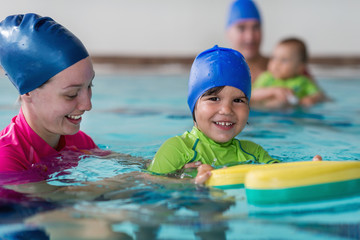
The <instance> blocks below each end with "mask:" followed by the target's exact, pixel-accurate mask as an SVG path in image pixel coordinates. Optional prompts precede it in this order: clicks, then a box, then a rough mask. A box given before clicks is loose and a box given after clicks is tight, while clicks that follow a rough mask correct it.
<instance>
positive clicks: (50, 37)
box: [0, 13, 89, 95]
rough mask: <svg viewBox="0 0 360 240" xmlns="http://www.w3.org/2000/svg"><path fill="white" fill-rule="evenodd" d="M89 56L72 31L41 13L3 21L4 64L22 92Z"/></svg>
mask: <svg viewBox="0 0 360 240" xmlns="http://www.w3.org/2000/svg"><path fill="white" fill-rule="evenodd" d="M87 56H89V54H88V52H87V51H86V49H85V47H84V45H83V44H82V43H81V42H80V40H79V39H78V38H77V37H76V36H75V35H74V34H72V33H71V32H70V31H69V30H67V29H66V28H64V27H63V26H61V25H60V24H58V23H57V22H55V21H54V20H53V19H51V18H49V17H41V16H39V15H37V14H33V13H28V14H25V15H22V14H21V15H14V16H9V17H7V18H6V19H5V20H3V21H2V22H0V65H1V66H2V67H3V68H4V70H5V72H6V74H7V75H8V77H9V78H10V80H11V82H12V83H13V84H14V85H15V87H16V88H17V89H18V91H19V93H20V94H21V95H22V94H25V93H28V92H30V91H32V90H34V89H36V88H38V87H40V86H41V85H42V84H44V83H45V82H46V81H48V80H49V79H50V78H51V77H53V76H55V75H56V74H58V73H59V72H61V71H62V70H64V69H66V68H68V67H70V66H71V65H73V64H75V63H77V62H78V61H80V60H82V59H84V58H86V57H87Z"/></svg>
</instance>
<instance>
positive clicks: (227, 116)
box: [194, 86, 250, 143]
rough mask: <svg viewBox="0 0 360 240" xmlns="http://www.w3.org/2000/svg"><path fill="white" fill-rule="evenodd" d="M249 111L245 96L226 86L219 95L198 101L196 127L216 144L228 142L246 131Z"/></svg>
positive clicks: (204, 97) (206, 96)
mask: <svg viewBox="0 0 360 240" xmlns="http://www.w3.org/2000/svg"><path fill="white" fill-rule="evenodd" d="M249 111H250V109H249V105H248V100H247V98H246V97H245V94H244V93H243V92H242V91H241V90H239V89H237V88H234V87H230V86H225V87H224V88H223V89H222V90H221V91H220V92H218V93H214V94H211V95H204V96H202V97H200V98H199V99H198V101H197V102H196V106H195V111H194V114H195V119H196V122H195V126H196V127H197V128H198V129H199V130H200V131H202V132H203V133H204V134H205V135H206V136H208V137H209V138H211V139H212V140H214V141H215V142H219V143H224V142H228V141H230V140H231V139H233V138H234V137H236V136H237V135H238V134H239V133H240V132H241V131H242V130H243V129H244V127H245V125H246V123H247V120H248V116H249Z"/></svg>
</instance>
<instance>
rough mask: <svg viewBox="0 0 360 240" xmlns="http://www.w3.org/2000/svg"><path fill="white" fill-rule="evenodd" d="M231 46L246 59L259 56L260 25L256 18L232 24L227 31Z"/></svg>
mask: <svg viewBox="0 0 360 240" xmlns="http://www.w3.org/2000/svg"><path fill="white" fill-rule="evenodd" d="M227 37H228V39H229V42H230V44H231V47H232V48H233V49H235V50H238V51H239V52H241V53H242V54H243V55H244V57H245V59H246V60H252V59H254V58H256V57H257V56H259V51H260V43H261V26H260V23H259V21H257V20H246V21H242V22H238V23H235V24H233V25H232V26H231V27H230V28H229V29H228V31H227Z"/></svg>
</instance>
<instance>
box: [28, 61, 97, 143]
mask: <svg viewBox="0 0 360 240" xmlns="http://www.w3.org/2000/svg"><path fill="white" fill-rule="evenodd" d="M94 75H95V73H94V70H93V66H92V63H91V60H90V58H89V57H87V58H85V59H83V60H81V61H79V62H77V63H75V64H74V65H72V66H70V67H68V68H67V69H65V70H63V71H62V72H60V73H58V74H57V75H55V76H54V77H52V78H51V79H50V80H49V81H48V82H47V83H45V84H44V85H43V86H42V87H39V88H37V89H35V90H33V91H31V92H29V93H27V94H24V95H26V96H24V95H23V96H24V98H23V97H22V100H24V104H25V105H26V108H27V110H28V111H26V112H27V115H25V118H26V120H27V121H28V123H29V125H30V127H31V128H32V129H33V130H34V131H35V132H36V133H37V134H38V135H39V136H40V137H42V138H43V139H44V140H45V141H47V140H51V139H54V138H59V137H60V135H73V134H75V133H77V132H78V131H79V129H80V122H81V116H82V115H83V114H84V113H85V111H89V110H91V107H92V105H91V95H92V92H91V87H92V80H93V78H94ZM24 114H25V113H24ZM47 142H48V141H47Z"/></svg>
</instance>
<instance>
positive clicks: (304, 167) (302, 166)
mask: <svg viewBox="0 0 360 240" xmlns="http://www.w3.org/2000/svg"><path fill="white" fill-rule="evenodd" d="M356 178H360V161H301V162H287V163H276V164H244V165H238V166H233V167H227V168H221V169H216V170H213V171H212V175H211V177H210V178H209V179H208V180H207V182H206V185H207V186H214V187H221V188H227V187H231V186H243V185H244V184H245V185H246V187H247V188H252V189H276V188H286V187H297V186H304V185H312V184H321V183H328V182H337V181H345V180H349V179H356Z"/></svg>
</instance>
